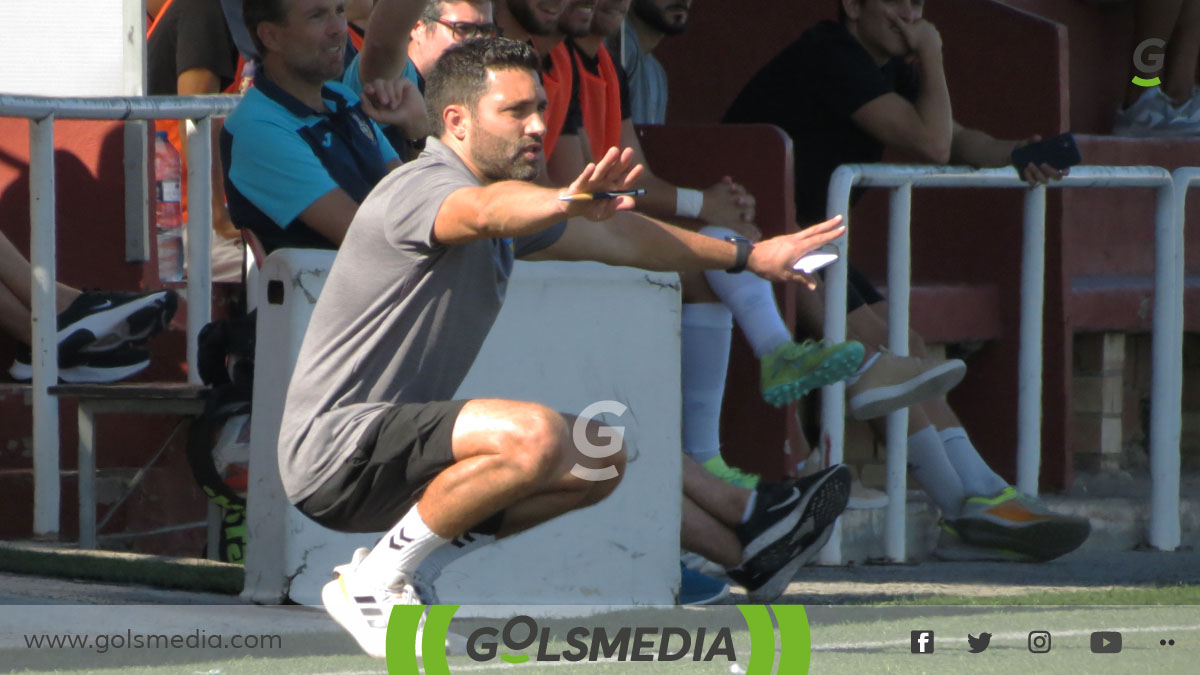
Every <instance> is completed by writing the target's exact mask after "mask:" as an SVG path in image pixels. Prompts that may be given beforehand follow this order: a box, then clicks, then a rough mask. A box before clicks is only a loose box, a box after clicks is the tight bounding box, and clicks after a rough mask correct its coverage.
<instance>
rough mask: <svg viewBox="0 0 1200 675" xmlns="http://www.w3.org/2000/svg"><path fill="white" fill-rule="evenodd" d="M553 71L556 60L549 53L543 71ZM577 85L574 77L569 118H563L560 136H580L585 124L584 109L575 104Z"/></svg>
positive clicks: (544, 60)
mask: <svg viewBox="0 0 1200 675" xmlns="http://www.w3.org/2000/svg"><path fill="white" fill-rule="evenodd" d="M529 45H530V46H533V43H532V42H530V43H529ZM553 72H554V61H553V60H552V59H551V58H550V55H549V54H547V55H546V56H543V57H542V73H553ZM575 86H576V84H575V80H574V79H572V80H571V102H570V103H569V104H568V106H567V118H566V119H565V120H563V127H562V131H561V132H560V133H559V135H560V136H578V135H579V129H580V127H582V126H583V110H582V109H580V107H579V106H578V105H576V104H575V100H576V98H577V96H576V94H575Z"/></svg>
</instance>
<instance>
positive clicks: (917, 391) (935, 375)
mask: <svg viewBox="0 0 1200 675" xmlns="http://www.w3.org/2000/svg"><path fill="white" fill-rule="evenodd" d="M966 374H967V365H966V364H965V363H963V362H962V361H947V362H946V363H943V364H942V365H940V366H937V367H936V368H930V369H929V370H927V371H925V372H923V373H921V374H920V375H918V376H916V377H914V378H912V379H911V380H908V381H907V382H901V383H900V384H893V385H891V386H888V387H876V388H874V389H869V390H867V391H864V392H862V393H861V394H856V395H855V396H852V397H850V399H849V400H848V401H847V402H846V403H847V406H848V407H849V409H850V416H851V417H853V418H854V419H856V420H859V421H862V420H872V419H875V418H876V417H883V416H884V415H887V414H889V413H893V412H895V411H897V410H901V409H903V408H907V407H909V406H910V405H913V404H916V403H921V402H922V401H928V400H929V399H931V398H937V397H938V396H941V395H942V394H945V393H946V392H948V391H950V390H951V389H953V388H954V387H956V386H958V383H959V382H961V381H962V379H963V377H965V376H966Z"/></svg>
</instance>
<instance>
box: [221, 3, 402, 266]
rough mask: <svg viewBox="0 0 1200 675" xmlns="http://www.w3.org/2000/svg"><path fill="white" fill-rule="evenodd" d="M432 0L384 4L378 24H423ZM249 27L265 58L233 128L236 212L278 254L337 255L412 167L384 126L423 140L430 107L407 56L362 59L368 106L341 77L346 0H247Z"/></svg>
mask: <svg viewBox="0 0 1200 675" xmlns="http://www.w3.org/2000/svg"><path fill="white" fill-rule="evenodd" d="M423 5H424V2H423V1H422V0H383V2H380V3H379V5H378V6H377V7H376V8H375V12H374V14H373V16H372V21H376V20H378V21H379V22H380V23H382V24H403V23H404V22H408V25H412V24H415V23H416V20H417V17H418V16H419V15H420V11H421V8H422V7H423ZM243 18H244V20H245V23H246V27H247V29H248V30H249V32H250V35H251V38H252V39H253V40H254V43H255V46H256V47H257V48H258V52H259V54H260V57H261V61H260V62H259V64H258V75H257V77H256V78H255V82H254V84H255V86H254V88H253V89H251V90H250V91H248V92H247V94H246V96H245V98H244V99H243V100H242V103H241V104H240V105H239V106H238V108H237V109H236V110H235V111H234V112H233V114H232V115H230V116H229V119H228V120H227V121H226V123H225V127H224V128H223V129H222V131H221V159H222V162H223V164H224V166H225V167H226V172H225V185H226V193H227V199H228V201H229V210H230V215H231V217H232V219H233V221H234V222H235V223H236V224H237V225H238V226H239V227H245V228H249V229H250V230H251V231H252V232H254V233H255V234H256V235H257V236H258V238H259V239H260V240H261V241H262V243H263V246H264V248H265V249H266V250H267V252H270V251H273V250H275V249H276V248H283V247H292V248H336V247H337V246H338V245H340V244H341V242H342V239H343V237H344V236H345V233H346V229H347V228H349V226H350V221H351V220H352V219H353V218H354V214H355V212H356V211H357V210H358V205H359V204H360V203H361V202H362V200H363V199H364V198H366V196H367V193H369V192H370V191H371V189H372V188H373V187H375V184H376V183H377V182H378V181H379V179H381V178H382V177H383V176H384V175H386V174H387V172H388V171H390V170H391V169H393V168H395V167H396V166H398V165H399V164H400V158H399V156H398V155H397V153H396V151H395V149H394V148H393V147H392V144H391V143H389V142H388V140H387V139H386V138H385V137H384V135H383V132H382V130H381V128H380V125H381V124H384V125H388V124H391V125H396V126H398V127H400V128H401V129H402V130H403V131H404V132H405V133H406V134H408V135H409V137H410V138H411V137H414V136H417V135H423V133H424V128H425V108H424V102H423V101H422V100H421V98H420V95H419V94H418V93H417V92H416V87H415V86H414V85H412V84H411V82H409V81H408V80H406V79H404V78H403V77H401V76H398V75H399V74H398V73H397V76H388V74H387V73H388V71H389V70H390V68H389V67H388V62H389V61H396V62H398V63H400V64H401V68H403V63H404V60H403V59H405V58H406V53H405V51H406V49H407V45H406V44H405V45H403V46H402V47H401V48H400V49H399V51H398V54H392V53H390V52H388V51H384V52H382V53H378V52H376V53H372V51H371V44H370V43H371V41H370V39H369V38H368V41H367V44H366V45H364V52H363V55H362V63H361V66H360V68H361V74H360V77H361V78H362V94H363V96H362V98H361V99H360V98H359V96H358V95H357V94H356V93H355V92H354V90H352V89H351V88H349V87H346V86H344V85H343V84H342V83H340V82H337V80H339V79H341V77H342V72H343V67H344V60H343V59H344V56H345V49H346V31H347V27H346V19H345V17H344V16H343V13H342V5H341V2H339V0H245V3H244V5H243Z"/></svg>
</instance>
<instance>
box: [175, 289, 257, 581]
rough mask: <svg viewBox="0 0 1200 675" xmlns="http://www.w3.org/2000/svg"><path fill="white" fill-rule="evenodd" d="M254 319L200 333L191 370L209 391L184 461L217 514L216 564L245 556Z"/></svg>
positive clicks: (237, 319)
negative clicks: (219, 518)
mask: <svg viewBox="0 0 1200 675" xmlns="http://www.w3.org/2000/svg"><path fill="white" fill-rule="evenodd" d="M256 323H257V314H256V313H255V312H251V313H250V314H248V315H239V316H235V317H233V318H230V319H223V320H220V321H214V322H212V323H210V324H208V325H207V326H205V327H204V328H203V329H201V331H200V336H199V344H198V350H197V359H196V361H197V370H198V371H199V373H200V379H201V380H203V381H204V383H205V384H207V385H209V386H211V387H212V391H211V392H210V393H209V396H208V402H207V403H206V404H205V406H204V412H202V413H201V414H200V416H199V417H197V418H196V419H195V420H194V421H193V422H192V425H191V429H190V430H189V431H188V442H187V459H188V464H189V465H190V466H191V469H192V476H193V477H194V478H195V479H196V483H197V484H198V485H199V486H200V489H201V490H203V491H204V494H206V495H207V496H208V498H209V499H210V500H212V502H213V503H214V504H216V505H217V506H219V507H221V509H222V510H223V517H222V520H223V527H222V530H221V544H220V559H221V560H223V561H226V562H232V563H239V564H240V563H242V562H244V560H245V552H246V489H247V485H246V480H247V477H248V469H249V466H248V464H249V441H250V438H249V436H250V408H251V400H252V398H253V391H254V335H255V327H256Z"/></svg>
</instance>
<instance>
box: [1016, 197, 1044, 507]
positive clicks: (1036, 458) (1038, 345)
mask: <svg viewBox="0 0 1200 675" xmlns="http://www.w3.org/2000/svg"><path fill="white" fill-rule="evenodd" d="M1045 301H1046V186H1045V185H1038V186H1035V187H1032V188H1029V191H1028V192H1026V193H1025V230H1024V237H1023V238H1022V241H1021V332H1020V335H1021V345H1020V355H1019V356H1018V359H1017V372H1018V374H1017V488H1018V489H1020V490H1021V491H1022V492H1024V493H1026V494H1029V495H1037V493H1038V474H1039V472H1040V471H1041V465H1042V323H1043V308H1044V306H1045Z"/></svg>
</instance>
